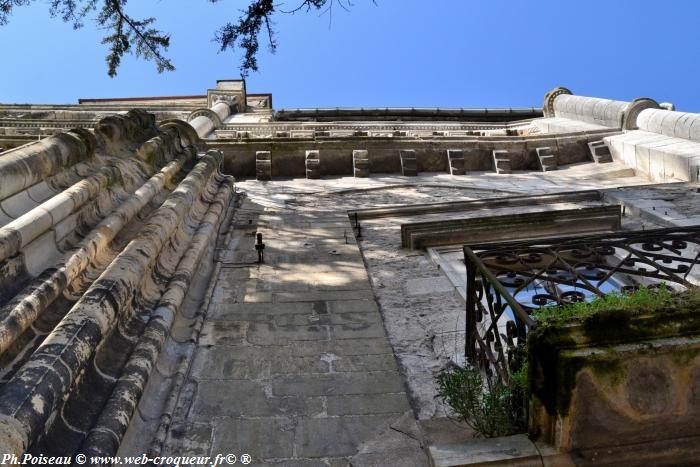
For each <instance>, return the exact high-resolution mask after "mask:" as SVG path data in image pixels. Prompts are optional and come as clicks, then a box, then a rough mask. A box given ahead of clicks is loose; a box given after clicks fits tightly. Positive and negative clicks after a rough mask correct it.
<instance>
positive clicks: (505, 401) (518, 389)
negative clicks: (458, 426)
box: [437, 366, 527, 438]
mask: <svg viewBox="0 0 700 467" xmlns="http://www.w3.org/2000/svg"><path fill="white" fill-rule="evenodd" d="M521 371H522V370H521ZM524 371H527V370H526V369H525V370H524ZM516 375H517V377H516ZM516 375H514V377H513V378H512V382H511V384H509V385H506V384H503V383H502V382H500V381H499V380H498V379H497V378H496V377H493V376H485V375H483V374H482V373H481V372H480V371H479V370H478V369H476V368H469V367H459V366H454V367H452V368H449V369H447V370H445V371H443V372H442V373H441V374H440V375H439V376H438V378H437V384H438V393H439V395H440V396H441V397H442V398H443V400H444V401H445V403H446V404H447V405H449V406H450V407H451V408H452V410H454V411H455V413H456V414H457V416H459V418H460V419H462V420H463V421H464V422H465V423H466V424H467V425H469V426H470V427H471V428H472V429H473V430H474V432H475V433H476V435H477V436H484V437H487V438H491V437H495V436H507V435H511V434H514V433H519V432H522V431H524V428H525V424H524V420H525V417H524V415H525V413H524V404H523V403H524V401H525V398H524V395H525V391H524V388H525V387H524V386H523V384H524V383H523V382H524V381H525V380H526V378H525V377H524V373H521V372H518V373H516Z"/></svg>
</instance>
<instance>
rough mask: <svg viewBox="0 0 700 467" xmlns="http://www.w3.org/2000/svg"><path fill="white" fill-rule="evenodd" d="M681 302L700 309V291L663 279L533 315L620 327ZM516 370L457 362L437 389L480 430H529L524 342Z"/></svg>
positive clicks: (544, 322)
mask: <svg viewBox="0 0 700 467" xmlns="http://www.w3.org/2000/svg"><path fill="white" fill-rule="evenodd" d="M679 308H692V309H700V291H699V290H698V289H696V288H691V289H689V290H687V291H685V292H683V293H682V294H676V293H674V292H673V291H672V289H671V288H670V287H668V286H667V285H665V284H663V283H662V284H660V285H659V286H656V287H653V288H647V287H640V288H639V289H638V290H636V291H634V292H632V293H622V292H613V293H610V294H607V295H605V296H602V297H596V298H595V299H594V300H592V301H591V302H581V303H575V304H571V305H565V306H557V307H547V308H540V309H538V310H536V311H535V312H534V313H533V315H532V316H533V317H534V318H535V321H536V322H537V324H538V328H539V329H540V330H544V329H546V328H548V327H550V326H558V325H567V324H569V323H575V322H579V323H582V324H584V325H587V326H588V327H591V328H598V329H600V327H601V326H602V327H604V328H606V329H607V328H610V327H611V326H612V328H613V331H614V330H616V329H618V328H617V327H616V326H613V324H615V323H618V322H619V321H620V319H623V320H624V319H630V318H631V317H632V316H635V315H640V314H644V313H658V312H671V311H672V310H676V309H679ZM511 351H512V352H515V354H514V355H513V359H514V361H516V362H518V363H519V364H518V368H519V370H518V371H515V372H513V373H512V374H511V375H510V378H509V379H510V381H509V382H508V383H507V384H506V383H503V382H502V381H500V380H499V379H498V378H497V377H495V376H487V375H485V374H484V373H483V372H482V371H480V370H479V369H477V368H471V367H458V366H453V367H451V368H448V369H447V370H445V371H443V372H442V373H441V374H440V375H439V376H438V378H437V385H438V393H439V395H440V396H441V397H442V398H443V400H444V401H445V403H446V404H447V405H449V406H450V407H451V408H452V410H453V411H454V412H455V413H456V414H457V416H458V417H459V418H460V419H462V420H463V421H464V422H465V423H467V425H469V426H470V427H471V428H472V429H474V431H475V433H476V435H477V436H484V437H495V436H507V435H510V434H514V433H519V432H524V431H525V420H526V419H527V418H526V416H527V414H526V407H527V403H526V401H527V400H528V399H529V397H530V394H529V391H530V388H529V377H530V375H529V364H528V356H529V355H527V354H526V350H525V347H524V346H522V347H518V348H516V349H512V350H511Z"/></svg>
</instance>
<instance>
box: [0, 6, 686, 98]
mask: <svg viewBox="0 0 700 467" xmlns="http://www.w3.org/2000/svg"><path fill="white" fill-rule="evenodd" d="M352 1H353V3H354V6H353V7H352V8H351V10H350V11H349V12H346V11H343V10H342V9H340V8H337V7H336V8H335V9H334V12H333V17H332V23H331V24H330V25H329V17H328V16H327V15H325V16H323V15H322V16H319V14H318V13H310V14H295V15H284V14H280V15H278V16H277V19H276V21H277V24H276V27H277V29H278V41H279V48H278V51H277V53H276V54H274V55H272V54H270V53H269V52H268V51H267V50H266V49H265V50H263V49H261V52H262V53H261V55H260V57H259V62H260V71H259V72H258V73H253V74H251V75H250V76H249V77H248V79H247V87H248V91H249V92H270V93H272V94H273V103H274V106H275V108H278V109H279V108H284V107H286V108H289V107H324V106H332V107H336V106H338V107H343V106H415V107H419V106H439V107H486V106H488V107H530V106H541V104H542V97H543V95H544V93H545V92H546V91H548V90H549V89H551V88H553V87H555V86H566V87H568V88H569V89H571V90H572V91H573V92H574V93H575V94H580V95H589V96H598V97H608V98H613V99H621V100H631V99H634V98H636V97H651V98H654V99H656V100H657V101H659V102H662V101H668V102H673V103H675V104H676V106H677V108H678V109H679V110H687V111H696V112H700V86H699V85H698V82H699V80H698V77H699V76H700V60H698V50H700V27H698V26H697V24H698V21H699V20H700V1H696V0H666V1H665V2H659V1H658V0H607V1H602V0H585V1H574V0H559V1H555V0H531V1H525V0H376V2H377V5H375V4H373V3H372V1H371V0H352ZM280 2H282V3H284V6H283V7H282V9H290V8H291V7H293V6H296V5H297V2H296V1H295V0H280ZM47 3H48V0H36V1H35V3H34V4H33V5H32V6H30V7H22V8H19V9H17V10H16V11H15V13H14V14H13V16H12V17H11V19H10V23H9V24H8V25H6V26H2V27H0V52H1V54H2V55H1V56H2V61H1V62H0V63H2V64H3V67H2V68H1V69H0V102H3V103H28V102H31V103H75V102H77V99H78V98H81V97H132V96H157V95H189V94H203V93H204V92H205V90H206V89H207V88H209V87H213V86H214V84H215V82H216V80H217V79H229V78H237V77H238V75H239V72H238V65H239V59H240V56H239V55H233V54H231V53H223V54H219V53H218V52H217V48H216V44H214V43H213V42H212V38H213V35H214V31H215V30H216V29H217V28H218V27H219V26H220V25H221V24H223V23H224V22H225V20H226V18H228V17H233V16H235V15H237V13H238V10H239V9H240V8H242V7H244V6H245V5H247V3H248V2H247V1H246V0H222V1H220V2H219V3H218V4H216V5H212V4H211V3H209V2H208V1H207V0H158V1H156V0H132V1H131V2H130V3H129V4H128V11H129V12H130V13H131V14H132V15H133V16H137V17H139V16H142V17H143V16H151V15H153V16H156V17H157V18H158V25H159V27H160V28H161V29H163V30H166V31H169V32H171V33H172V45H171V48H170V52H169V55H170V57H171V58H172V59H173V61H174V63H175V66H176V67H177V71H175V72H171V73H164V74H161V75H159V74H158V73H157V72H156V71H155V66H154V65H153V64H152V63H147V62H144V61H142V60H137V59H134V58H130V57H129V58H126V59H125V60H124V61H123V63H122V66H121V68H120V70H119V75H118V76H117V77H116V78H109V77H108V76H107V74H106V67H105V62H104V56H105V54H106V49H105V46H103V45H101V44H100V38H101V34H102V31H98V30H96V29H95V28H94V27H93V25H92V24H91V22H89V21H88V22H87V23H86V26H85V27H84V28H83V29H81V30H78V31H73V30H72V28H71V26H70V25H69V24H65V23H63V22H62V21H61V20H60V19H58V18H51V17H50V16H49V14H48V7H47Z"/></svg>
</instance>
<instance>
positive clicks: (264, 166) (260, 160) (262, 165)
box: [255, 151, 272, 180]
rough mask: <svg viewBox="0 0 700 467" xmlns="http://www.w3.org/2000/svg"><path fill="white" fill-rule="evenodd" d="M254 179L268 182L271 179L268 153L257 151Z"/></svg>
mask: <svg viewBox="0 0 700 467" xmlns="http://www.w3.org/2000/svg"><path fill="white" fill-rule="evenodd" d="M255 178H256V179H258V180H270V179H271V178H272V161H271V157H270V151H257V152H256V153H255Z"/></svg>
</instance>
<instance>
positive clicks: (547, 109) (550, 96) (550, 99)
mask: <svg viewBox="0 0 700 467" xmlns="http://www.w3.org/2000/svg"><path fill="white" fill-rule="evenodd" d="M563 94H568V95H573V93H572V92H571V91H569V90H568V89H567V88H565V87H561V86H559V87H557V88H554V89H552V90H551V91H549V92H548V93H547V94H545V95H544V106H543V107H542V111H543V112H544V116H545V118H552V117H554V100H555V99H556V98H557V96H561V95H563Z"/></svg>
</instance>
